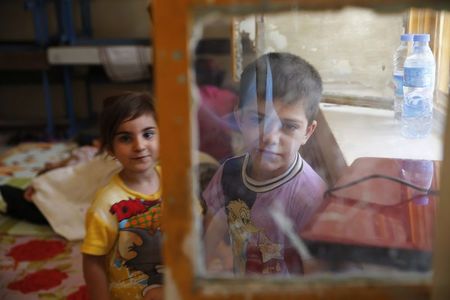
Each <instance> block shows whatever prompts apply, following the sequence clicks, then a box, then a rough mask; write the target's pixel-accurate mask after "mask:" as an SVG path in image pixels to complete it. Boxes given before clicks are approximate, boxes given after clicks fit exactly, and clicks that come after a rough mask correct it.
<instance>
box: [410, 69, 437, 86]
mask: <svg viewBox="0 0 450 300" xmlns="http://www.w3.org/2000/svg"><path fill="white" fill-rule="evenodd" d="M403 72H404V78H403V85H404V86H407V87H432V85H433V76H434V74H433V68H418V67H413V68H411V67H408V68H404V70H403Z"/></svg>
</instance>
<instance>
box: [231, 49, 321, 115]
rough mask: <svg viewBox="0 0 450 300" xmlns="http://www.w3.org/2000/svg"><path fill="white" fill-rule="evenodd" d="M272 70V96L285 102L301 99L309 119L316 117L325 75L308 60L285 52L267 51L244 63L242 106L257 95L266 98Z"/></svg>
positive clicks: (241, 91) (240, 91) (241, 83)
mask: <svg viewBox="0 0 450 300" xmlns="http://www.w3.org/2000/svg"><path fill="white" fill-rule="evenodd" d="M268 65H269V66H270V69H269V70H270V72H268V70H267V66H268ZM270 73H271V77H272V79H271V80H270V81H269V83H270V82H271V88H272V99H273V100H275V99H277V100H278V99H279V100H281V101H283V102H285V103H286V104H290V103H294V102H297V101H302V102H303V105H304V109H305V114H306V117H307V119H308V122H311V121H313V120H314V117H315V115H316V113H317V111H318V109H319V102H320V99H321V97H322V79H321V78H320V75H319V72H317V70H316V69H315V68H314V67H313V66H312V65H311V64H310V63H308V62H307V61H306V60H304V59H302V58H300V57H298V56H297V55H294V54H290V53H285V52H272V53H268V54H264V55H262V56H260V57H259V58H258V59H256V60H255V61H253V62H252V63H250V64H249V65H247V66H246V67H245V69H244V71H243V72H242V75H241V81H240V88H239V98H240V99H239V108H243V107H244V106H245V105H246V104H247V103H248V102H249V101H254V100H255V96H256V98H257V99H266V83H267V81H268V80H267V74H270Z"/></svg>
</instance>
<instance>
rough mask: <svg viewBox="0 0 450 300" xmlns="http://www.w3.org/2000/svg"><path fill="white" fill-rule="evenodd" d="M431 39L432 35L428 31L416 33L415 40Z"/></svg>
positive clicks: (427, 40)
mask: <svg viewBox="0 0 450 300" xmlns="http://www.w3.org/2000/svg"><path fill="white" fill-rule="evenodd" d="M429 41H430V35H429V34H428V33H423V34H415V35H414V42H429Z"/></svg>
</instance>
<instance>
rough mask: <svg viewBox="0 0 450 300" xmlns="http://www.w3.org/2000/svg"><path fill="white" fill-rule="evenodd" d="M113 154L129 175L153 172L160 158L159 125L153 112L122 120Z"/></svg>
mask: <svg viewBox="0 0 450 300" xmlns="http://www.w3.org/2000/svg"><path fill="white" fill-rule="evenodd" d="M110 154H112V155H113V156H115V157H116V158H117V160H118V161H119V162H120V163H121V164H122V166H123V171H124V172H126V173H127V174H128V175H142V174H146V173H147V172H152V171H153V168H154V167H155V165H156V163H157V162H158V158H159V135H158V125H156V121H155V118H154V117H153V115H152V114H144V115H141V116H139V117H137V118H136V119H133V120H127V121H124V122H122V124H120V125H119V127H118V128H117V132H116V133H115V135H114V140H113V151H112V153H110Z"/></svg>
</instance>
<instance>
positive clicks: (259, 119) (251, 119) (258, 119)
mask: <svg viewBox="0 0 450 300" xmlns="http://www.w3.org/2000/svg"><path fill="white" fill-rule="evenodd" d="M263 119H264V118H263V117H262V116H258V115H251V116H249V117H248V120H249V122H250V123H251V124H255V125H256V124H259V123H261V122H262V120H263Z"/></svg>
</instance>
